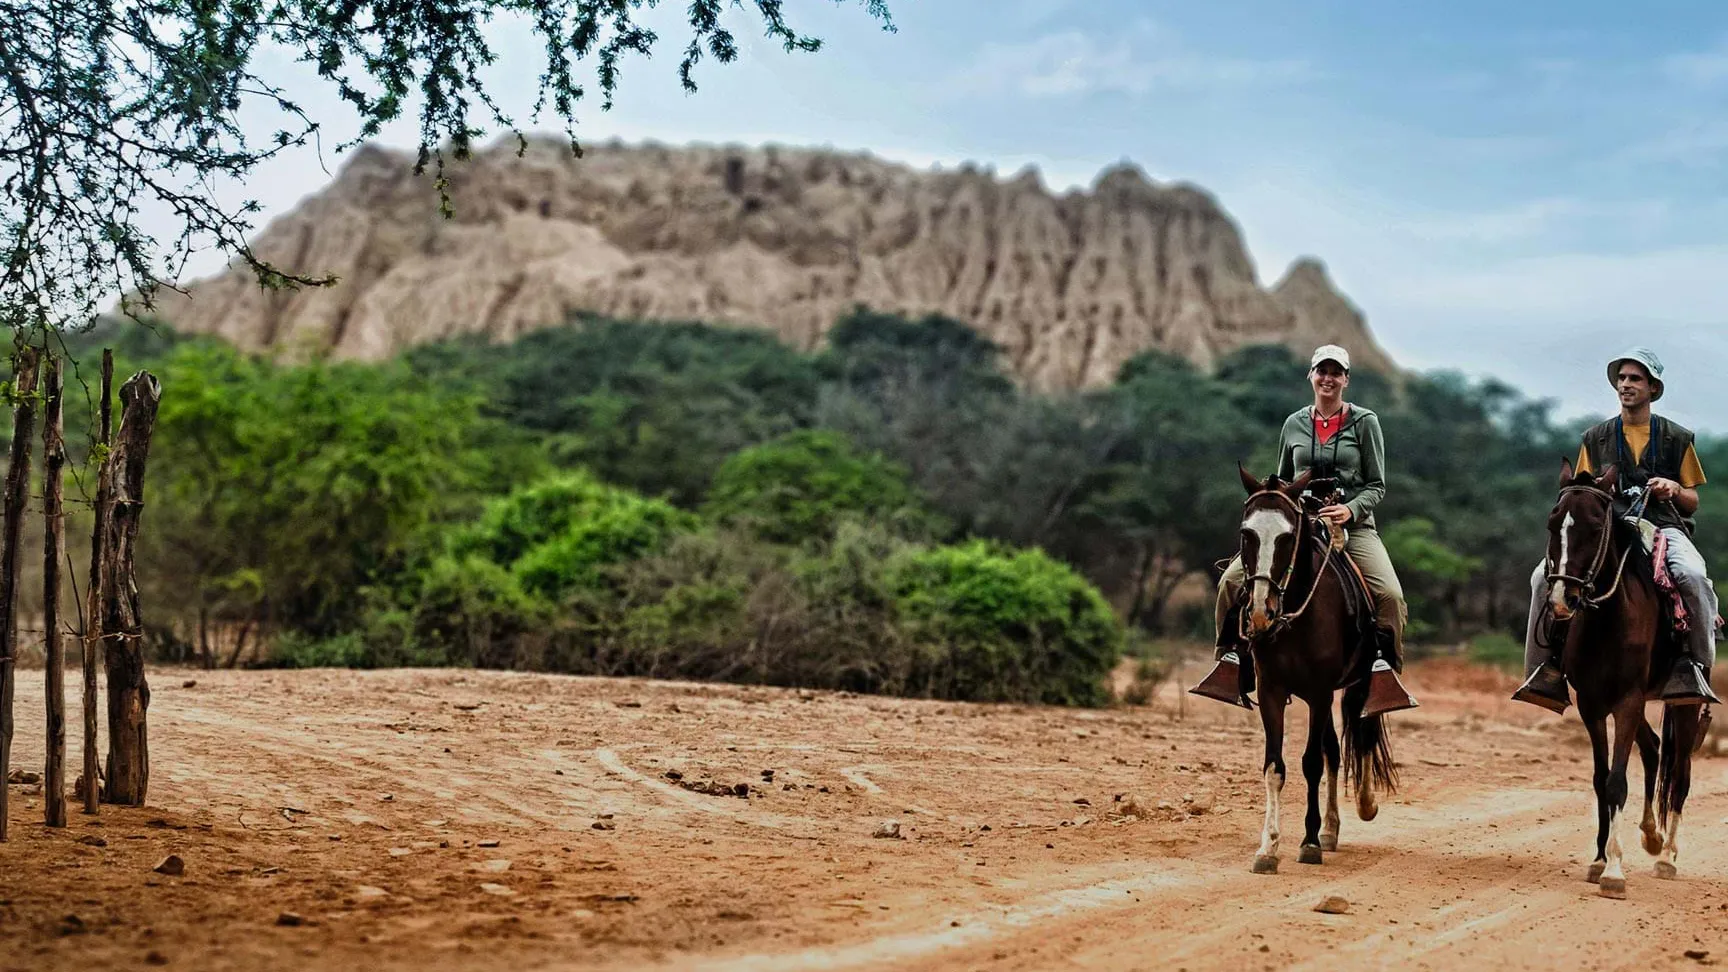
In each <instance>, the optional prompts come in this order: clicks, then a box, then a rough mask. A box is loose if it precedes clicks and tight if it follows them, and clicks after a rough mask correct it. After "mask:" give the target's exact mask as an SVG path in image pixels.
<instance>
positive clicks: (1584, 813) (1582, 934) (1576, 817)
mask: <svg viewBox="0 0 1728 972" xmlns="http://www.w3.org/2000/svg"><path fill="white" fill-rule="evenodd" d="M1703 789H1704V788H1703V787H1699V788H1698V789H1695V790H1694V794H1693V800H1694V803H1693V806H1694V807H1696V808H1697V809H1696V811H1695V813H1693V814H1689V816H1690V817H1694V818H1696V819H1703V818H1704V817H1705V816H1706V815H1707V814H1708V815H1711V819H1714V815H1715V814H1718V813H1719V812H1720V811H1719V810H1717V809H1715V807H1714V804H1719V803H1720V802H1721V797H1722V793H1721V792H1720V787H1719V786H1717V787H1716V788H1714V790H1713V791H1712V792H1708V793H1706V792H1701V791H1702V790H1703ZM1591 799H1592V798H1591V797H1590V795H1589V794H1588V792H1585V793H1578V792H1574V791H1560V790H1520V791H1502V792H1501V793H1499V794H1484V793H1472V792H1464V793H1462V794H1459V795H1458V796H1457V798H1456V799H1454V800H1452V801H1450V802H1446V803H1432V802H1430V803H1428V804H1427V805H1426V806H1423V807H1421V808H1417V807H1413V806H1410V805H1404V804H1394V805H1391V806H1387V807H1383V809H1382V814H1383V816H1382V817H1381V821H1385V822H1386V824H1385V825H1384V826H1376V825H1367V824H1363V823H1362V822H1360V821H1352V823H1354V824H1355V828H1351V827H1349V826H1348V825H1347V828H1346V838H1345V839H1346V844H1345V845H1344V846H1345V849H1344V850H1342V851H1339V852H1334V853H1333V854H1330V855H1328V863H1327V864H1326V865H1322V866H1321V867H1311V866H1304V865H1299V864H1296V863H1294V860H1293V856H1289V855H1288V854H1287V856H1286V858H1285V861H1284V867H1283V872H1284V873H1282V874H1280V875H1275V876H1265V875H1251V874H1247V873H1246V870H1247V866H1246V865H1247V861H1248V859H1249V857H1251V855H1252V846H1251V844H1249V843H1244V844H1243V847H1242V848H1241V849H1233V850H1232V851H1230V852H1228V853H1226V852H1223V851H1217V852H1213V853H1209V854H1207V855H1206V856H1205V858H1203V859H1198V860H1181V859H1171V858H1153V859H1146V860H1142V861H1136V862H1128V863H1124V864H1121V865H1112V866H1110V867H1109V868H1107V869H1106V871H1107V872H1115V873H1116V875H1117V876H1106V877H1103V878H1101V879H1100V880H1097V881H1094V882H1091V883H1085V884H1080V885H1070V886H1067V887H1062V888H1058V889H1054V890H1051V889H1041V890H1038V891H1036V892H1034V893H1031V894H1028V895H1025V896H1024V897H1023V898H1022V899H1020V900H1019V901H1017V902H1015V903H1013V904H1009V905H1006V906H990V907H985V908H975V909H974V910H971V911H969V912H965V913H959V912H956V913H953V914H944V915H932V916H926V917H928V918H931V919H933V920H931V921H930V922H929V925H932V926H935V927H933V928H932V929H931V930H928V931H910V932H896V933H891V934H887V935H882V936H879V937H877V938H873V939H869V940H866V941H860V942H855V943H851V944H847V945H840V946H827V947H820V948H813V949H806V950H802V951H797V952H788V953H779V954H773V953H766V954H764V953H757V954H751V955H739V956H734V957H731V958H726V959H723V960H722V959H708V960H693V961H687V962H680V963H674V964H671V965H668V966H665V967H666V968H677V969H703V970H714V972H744V970H748V969H768V970H792V969H821V970H841V969H865V968H869V969H895V968H919V969H942V968H949V967H952V968H956V969H959V968H968V969H970V968H980V967H985V966H990V967H994V968H1004V969H1007V968H1040V969H1042V968H1109V969H1116V968H1136V967H1141V965H1143V964H1144V965H1145V967H1156V968H1176V967H1179V966H1184V965H1192V966H1197V967H1216V966H1219V965H1226V966H1235V967H1241V966H1240V965H1237V964H1236V963H1235V962H1232V961H1229V958H1230V957H1231V956H1232V953H1237V954H1236V956H1235V957H1236V958H1238V959H1239V961H1240V963H1242V964H1251V963H1254V962H1256V961H1257V960H1263V959H1267V958H1275V959H1279V960H1280V961H1278V962H1277V965H1276V967H1278V968H1281V969H1315V970H1317V969H1322V968H1326V969H1330V968H1338V967H1352V966H1371V967H1388V966H1389V965H1397V964H1402V965H1403V966H1408V967H1415V966H1417V965H1424V964H1427V963H1430V962H1431V963H1435V964H1437V965H1438V966H1439V967H1456V966H1458V965H1459V964H1460V960H1461V959H1462V958H1464V957H1465V956H1468V955H1471V954H1474V953H1475V952H1476V951H1478V949H1476V948H1475V947H1474V946H1475V944H1476V940H1477V938H1478V936H1483V935H1486V934H1489V933H1493V936H1494V938H1493V941H1494V943H1495V944H1494V948H1493V951H1494V957H1493V960H1492V961H1488V962H1487V964H1493V965H1503V964H1505V962H1504V959H1505V955H1504V951H1505V949H1504V946H1505V938H1504V937H1503V936H1504V935H1506V933H1507V932H1509V931H1511V932H1521V933H1522V935H1521V937H1520V939H1519V940H1520V941H1522V940H1523V939H1524V938H1534V939H1536V940H1535V941H1532V942H1530V943H1529V944H1530V946H1531V948H1532V952H1531V954H1532V955H1537V956H1540V957H1541V960H1542V961H1541V962H1540V963H1538V964H1539V965H1541V966H1543V967H1548V963H1549V961H1550V960H1551V959H1552V958H1553V955H1552V948H1551V947H1550V943H1549V941H1548V939H1549V938H1550V937H1552V936H1554V935H1556V934H1567V933H1568V931H1567V930H1568V929H1570V930H1571V932H1573V933H1571V934H1570V937H1568V938H1567V939H1566V941H1567V952H1568V953H1569V954H1576V955H1578V957H1579V958H1580V959H1585V960H1587V959H1590V958H1595V959H1597V960H1599V959H1600V958H1601V957H1602V956H1603V955H1613V956H1614V957H1615V958H1616V961H1617V962H1618V960H1619V959H1620V958H1623V957H1626V954H1625V953H1624V952H1615V951H1612V950H1607V946H1608V945H1610V943H1611V941H1612V940H1613V939H1614V938H1615V936H1618V935H1623V930H1624V926H1623V925H1622V924H1621V923H1618V922H1600V921H1597V923H1596V924H1594V925H1592V924H1591V922H1592V921H1596V920H1597V919H1598V918H1600V917H1602V916H1592V915H1591V914H1589V913H1590V912H1591V911H1592V910H1595V909H1599V908H1600V907H1608V908H1620V909H1632V910H1634V911H1635V913H1636V914H1637V915H1638V917H1639V918H1640V919H1645V918H1648V917H1649V916H1651V915H1656V914H1661V913H1664V912H1668V911H1671V910H1672V909H1673V908H1675V907H1676V906H1683V905H1684V904H1685V903H1686V901H1687V899H1688V898H1690V897H1692V896H1698V895H1702V896H1711V895H1713V894H1714V893H1716V892H1719V891H1720V890H1722V888H1723V883H1722V882H1721V881H1720V880H1712V879H1700V878H1697V877H1692V878H1691V879H1690V880H1686V879H1685V878H1686V877H1687V876H1686V875H1684V873H1683V880H1682V881H1681V882H1678V883H1675V882H1658V881H1657V879H1655V878H1654V877H1653V876H1647V875H1648V874H1649V868H1648V866H1647V865H1648V862H1649V860H1653V858H1647V856H1646V855H1644V854H1643V852H1642V850H1641V849H1635V850H1633V851H1632V852H1630V853H1629V854H1628V856H1627V868H1628V875H1629V877H1630V878H1631V880H1630V882H1629V884H1630V886H1631V889H1632V890H1631V894H1632V897H1633V898H1634V899H1637V900H1634V901H1618V902H1616V901H1607V900H1605V899H1600V898H1599V897H1598V896H1597V895H1596V892H1595V888H1594V886H1592V885H1589V884H1587V883H1585V882H1584V881H1583V870H1584V863H1583V861H1585V860H1587V859H1588V857H1589V855H1588V854H1584V855H1565V856H1562V855H1560V854H1556V853H1555V850H1554V849H1555V848H1556V847H1557V846H1563V845H1564V844H1565V843H1568V842H1572V841H1576V842H1577V843H1578V844H1583V845H1587V844H1589V842H1590V841H1593V839H1594V820H1593V817H1594V812H1593V806H1592V803H1591ZM1706 802H1708V803H1709V804H1711V805H1712V806H1711V809H1709V810H1706V809H1705V807H1704V804H1706ZM1398 811H1407V812H1406V813H1404V814H1399V813H1398ZM1379 823H1380V821H1376V822H1375V824H1379ZM1287 826H1288V825H1287ZM1363 828H1370V832H1371V833H1373V837H1371V838H1369V839H1366V840H1361V841H1350V840H1349V837H1348V835H1349V832H1350V830H1351V829H1357V830H1358V831H1359V832H1360V830H1361V829H1363ZM1286 833H1287V835H1288V830H1287V831H1286ZM1297 839H1298V840H1299V834H1298V838H1297ZM1286 840H1287V841H1288V840H1289V837H1288V836H1287V837H1286ZM1441 843H1445V844H1446V845H1447V846H1445V847H1444V848H1442V847H1440V846H1438V845H1440V844H1441ZM1693 843H1694V845H1696V843H1697V839H1696V835H1695V836H1694V838H1693ZM1286 847H1287V849H1288V847H1289V844H1288V843H1287V845H1286ZM1690 856H1691V857H1692V860H1691V861H1690V862H1689V867H1688V870H1690V871H1693V872H1696V873H1702V874H1717V873H1721V872H1722V870H1721V869H1722V865H1724V864H1728V860H1724V856H1725V855H1723V854H1719V853H1710V854H1693V855H1690ZM1641 864H1642V865H1646V866H1644V867H1642V868H1641V867H1640V865H1641ZM1137 868H1138V869H1143V870H1155V871H1157V873H1153V874H1141V875H1139V876H1132V877H1123V876H1120V872H1121V871H1123V870H1134V869H1137ZM1641 875H1645V876H1641ZM1437 877H1438V878H1440V879H1439V880H1436V878H1437ZM1460 889H1462V890H1460ZM1327 894H1339V895H1343V896H1344V897H1346V898H1347V899H1349V900H1351V901H1352V902H1353V903H1354V904H1355V907H1354V908H1353V909H1352V911H1353V914H1351V915H1348V916H1340V917H1337V918H1334V917H1332V916H1325V915H1320V914H1317V913H1314V912H1312V911H1310V910H1309V909H1310V908H1311V906H1312V904H1313V903H1314V902H1315V901H1316V900H1318V899H1319V897H1321V896H1322V895H1327ZM1598 902H1599V904H1598ZM1568 910H1570V911H1576V912H1581V913H1583V914H1582V916H1581V917H1569V918H1567V919H1566V923H1565V924H1564V925H1556V924H1553V923H1552V922H1550V921H1543V922H1536V921H1532V919H1534V918H1536V917H1537V916H1545V915H1552V914H1557V913H1558V914H1565V913H1566V912H1567V911H1568ZM1238 916H1240V917H1238ZM943 925H946V926H947V927H942V926H943ZM1574 925H1576V926H1578V927H1577V928H1575V929H1573V928H1572V926H1574ZM1280 932H1283V933H1286V936H1287V937H1285V938H1283V939H1280V937H1279V936H1280ZM1064 942H1065V943H1067V944H1066V945H1064V944H1059V943H1064ZM1262 945H1263V946H1265V947H1266V951H1265V952H1260V951H1258V947H1259V946H1262ZM1275 949H1276V950H1277V952H1278V953H1280V954H1274V950H1275ZM1637 954H1638V955H1639V956H1640V961H1645V960H1647V959H1649V958H1651V957H1652V955H1651V954H1649V950H1647V949H1646V950H1639V951H1638V952H1637ZM1153 956H1155V957H1156V961H1155V962H1149V960H1150V959H1151V958H1152V957H1153ZM1028 957H1030V960H1028ZM1221 960H1224V961H1221Z"/></svg>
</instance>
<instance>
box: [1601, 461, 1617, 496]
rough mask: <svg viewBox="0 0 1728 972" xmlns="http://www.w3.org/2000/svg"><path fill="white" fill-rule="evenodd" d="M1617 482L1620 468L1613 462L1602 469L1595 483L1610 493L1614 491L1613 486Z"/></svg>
mask: <svg viewBox="0 0 1728 972" xmlns="http://www.w3.org/2000/svg"><path fill="white" fill-rule="evenodd" d="M1619 482H1620V468H1619V467H1618V466H1616V465H1615V464H1614V463H1609V464H1608V468H1606V469H1604V470H1602V475H1600V476H1597V477H1596V485H1597V486H1600V487H1602V488H1603V489H1605V490H1607V491H1608V492H1610V493H1612V492H1614V487H1615V485H1616V484H1618V483H1619Z"/></svg>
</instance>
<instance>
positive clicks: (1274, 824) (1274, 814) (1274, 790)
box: [1259, 765, 1284, 858]
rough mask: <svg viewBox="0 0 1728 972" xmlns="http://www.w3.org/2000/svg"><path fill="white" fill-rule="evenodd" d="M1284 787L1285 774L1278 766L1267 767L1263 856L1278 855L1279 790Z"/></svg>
mask: <svg viewBox="0 0 1728 972" xmlns="http://www.w3.org/2000/svg"><path fill="white" fill-rule="evenodd" d="M1282 789H1284V776H1283V774H1281V773H1279V772H1278V767H1276V766H1270V765H1268V766H1267V767H1266V824H1265V826H1263V827H1261V828H1260V855H1259V856H1261V857H1274V858H1275V857H1277V856H1278V791H1280V790H1282Z"/></svg>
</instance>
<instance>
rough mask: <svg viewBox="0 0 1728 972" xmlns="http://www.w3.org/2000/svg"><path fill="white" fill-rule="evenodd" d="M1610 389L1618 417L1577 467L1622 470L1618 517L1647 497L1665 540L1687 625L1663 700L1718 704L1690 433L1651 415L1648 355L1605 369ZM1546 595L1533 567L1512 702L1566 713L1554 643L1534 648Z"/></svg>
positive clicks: (1655, 376)
mask: <svg viewBox="0 0 1728 972" xmlns="http://www.w3.org/2000/svg"><path fill="white" fill-rule="evenodd" d="M1608 383H1609V384H1610V385H1612V386H1613V387H1614V389H1615V391H1616V392H1618V393H1619V396H1620V414H1619V415H1618V416H1616V417H1614V418H1611V419H1609V420H1607V421H1605V422H1602V423H1600V424H1598V425H1595V426H1593V427H1591V428H1590V429H1587V430H1586V431H1585V432H1584V435H1583V437H1582V439H1583V441H1582V442H1581V443H1580V444H1579V447H1578V463H1577V468H1578V469H1579V470H1581V471H1586V472H1600V471H1601V470H1603V469H1605V468H1607V467H1608V466H1609V465H1616V466H1618V468H1619V472H1620V475H1619V480H1620V484H1621V488H1620V490H1619V491H1618V492H1619V494H1620V495H1619V496H1618V497H1617V498H1616V500H1615V506H1614V509H1615V513H1616V514H1617V515H1625V514H1627V513H1628V512H1629V510H1630V508H1631V506H1632V505H1633V503H1634V502H1635V501H1636V500H1637V499H1638V498H1639V496H1640V495H1641V494H1648V499H1647V501H1646V506H1645V507H1644V510H1643V516H1644V518H1645V519H1647V520H1649V521H1651V523H1652V524H1654V525H1655V526H1656V528H1657V529H1659V530H1661V531H1662V533H1663V535H1664V536H1665V537H1666V538H1667V542H1668V557H1667V565H1668V573H1669V574H1670V575H1671V576H1672V577H1673V578H1674V585H1675V586H1676V587H1677V588H1679V590H1680V593H1681V596H1682V597H1683V598H1684V600H1685V603H1686V611H1687V613H1688V615H1689V616H1690V618H1691V619H1692V622H1691V624H1690V626H1689V628H1688V630H1687V632H1686V643H1685V646H1684V647H1685V653H1684V654H1683V655H1681V656H1680V657H1678V658H1676V659H1675V662H1674V667H1673V669H1672V670H1671V671H1670V672H1669V674H1668V678H1667V681H1666V682H1665V683H1664V684H1663V686H1662V690H1661V693H1660V695H1659V698H1660V699H1661V701H1663V702H1665V703H1669V704H1673V705H1696V704H1699V703H1704V702H1720V701H1721V699H1718V698H1717V697H1716V693H1714V692H1712V691H1711V689H1710V668H1711V666H1712V665H1714V664H1715V661H1716V606H1717V605H1716V590H1715V588H1714V587H1713V586H1712V585H1711V583H1710V578H1709V576H1708V574H1707V572H1706V568H1705V564H1704V558H1703V557H1702V556H1701V555H1700V554H1699V553H1698V548H1697V547H1696V546H1695V545H1694V544H1693V543H1692V529H1693V521H1692V516H1693V514H1694V513H1696V512H1697V511H1698V487H1699V486H1702V485H1703V484H1704V468H1703V466H1702V465H1701V464H1700V463H1699V462H1698V453H1697V452H1696V451H1695V450H1694V449H1693V445H1692V439H1693V437H1692V432H1691V430H1689V429H1686V428H1684V427H1682V426H1681V425H1679V424H1677V423H1675V422H1673V421H1671V420H1669V419H1666V418H1663V417H1662V416H1660V415H1655V414H1652V413H1651V411H1650V405H1651V403H1652V402H1655V401H1658V400H1660V399H1661V398H1662V392H1663V390H1664V388H1663V383H1662V362H1661V361H1660V360H1658V359H1657V357H1656V355H1655V353H1654V352H1652V351H1650V350H1648V349H1646V348H1633V349H1631V350H1630V351H1627V352H1626V353H1625V354H1624V355H1622V356H1621V357H1618V358H1615V359H1614V360H1612V361H1610V362H1608ZM1547 588H1548V582H1547V564H1546V563H1541V564H1537V565H1536V570H1535V571H1534V572H1533V573H1532V574H1531V575H1530V618H1529V624H1528V626H1527V627H1526V629H1525V636H1524V672H1525V674H1526V675H1527V676H1528V677H1527V678H1526V679H1525V681H1524V684H1523V685H1521V686H1519V688H1518V691H1517V692H1515V693H1513V695H1512V697H1513V698H1514V699H1517V700H1518V701H1520V702H1529V703H1531V704H1532V705H1539V706H1542V707H1543V708H1545V709H1550V710H1552V711H1554V712H1559V713H1564V712H1565V711H1566V707H1567V705H1569V704H1570V702H1571V699H1570V697H1569V696H1568V694H1567V691H1566V677H1565V675H1564V674H1562V673H1561V671H1560V665H1559V663H1558V661H1557V659H1556V658H1555V650H1556V649H1557V648H1558V647H1559V645H1558V644H1555V645H1552V646H1550V645H1544V644H1539V643H1538V642H1539V639H1538V633H1539V632H1538V629H1539V628H1540V626H1541V619H1542V612H1543V610H1544V605H1545V603H1546V601H1547V596H1548V595H1547Z"/></svg>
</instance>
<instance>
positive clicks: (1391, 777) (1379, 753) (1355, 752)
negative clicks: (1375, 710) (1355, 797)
mask: <svg viewBox="0 0 1728 972" xmlns="http://www.w3.org/2000/svg"><path fill="white" fill-rule="evenodd" d="M1367 705H1368V678H1367V673H1366V672H1364V673H1363V677H1361V678H1358V679H1356V680H1354V681H1353V682H1351V683H1350V685H1349V686H1347V687H1346V688H1345V689H1344V700H1343V706H1342V708H1343V710H1344V779H1345V780H1346V781H1349V780H1352V779H1354V780H1355V781H1356V785H1357V786H1361V785H1363V784H1364V783H1368V784H1372V786H1373V787H1374V788H1376V789H1380V790H1383V791H1385V792H1387V793H1392V792H1396V791H1397V789H1398V770H1397V767H1396V765H1395V764H1394V763H1393V761H1392V742H1391V740H1390V739H1388V738H1387V736H1386V719H1385V717H1384V716H1377V715H1376V716H1364V715H1363V714H1362V710H1363V709H1364V708H1366V707H1367Z"/></svg>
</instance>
